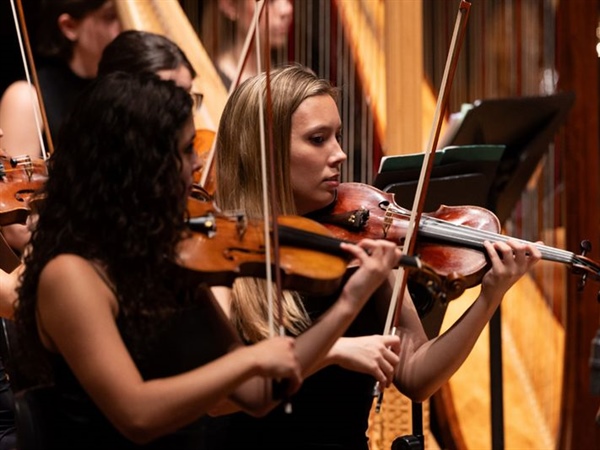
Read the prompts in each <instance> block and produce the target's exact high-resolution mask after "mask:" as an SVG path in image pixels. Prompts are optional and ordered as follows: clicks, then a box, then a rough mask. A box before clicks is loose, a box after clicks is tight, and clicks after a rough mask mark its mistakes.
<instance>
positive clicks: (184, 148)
mask: <svg viewBox="0 0 600 450" xmlns="http://www.w3.org/2000/svg"><path fill="white" fill-rule="evenodd" d="M195 135H196V129H195V127H194V119H193V117H192V116H191V115H190V117H189V118H188V120H187V122H186V123H185V125H184V126H183V128H182V129H181V132H180V134H179V140H178V149H179V155H180V156H181V178H182V179H183V181H184V183H185V186H186V196H188V195H190V194H191V192H192V184H193V183H194V172H196V171H197V170H199V169H200V165H199V162H198V157H197V155H196V151H195V150H194V137H195Z"/></svg>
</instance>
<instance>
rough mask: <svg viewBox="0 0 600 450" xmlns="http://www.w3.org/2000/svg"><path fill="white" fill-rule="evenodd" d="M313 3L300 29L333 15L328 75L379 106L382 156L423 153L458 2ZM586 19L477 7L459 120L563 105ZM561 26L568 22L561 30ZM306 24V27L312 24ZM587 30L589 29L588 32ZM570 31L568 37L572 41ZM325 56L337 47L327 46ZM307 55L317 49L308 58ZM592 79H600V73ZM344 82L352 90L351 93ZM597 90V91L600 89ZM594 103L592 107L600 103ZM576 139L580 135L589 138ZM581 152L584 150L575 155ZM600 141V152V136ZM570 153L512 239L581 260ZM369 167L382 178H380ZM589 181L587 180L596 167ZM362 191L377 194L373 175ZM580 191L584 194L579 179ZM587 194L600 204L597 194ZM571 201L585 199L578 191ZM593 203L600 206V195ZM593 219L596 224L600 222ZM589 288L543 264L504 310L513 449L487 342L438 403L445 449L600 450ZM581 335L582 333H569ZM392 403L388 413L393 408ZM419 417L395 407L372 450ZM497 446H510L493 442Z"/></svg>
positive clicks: (375, 110)
mask: <svg viewBox="0 0 600 450" xmlns="http://www.w3.org/2000/svg"><path fill="white" fill-rule="evenodd" d="M307 3H309V4H310V6H306V8H305V9H304V10H303V11H298V12H297V16H296V19H295V24H296V26H297V27H306V26H310V22H311V21H313V20H314V18H315V17H316V16H317V14H315V13H314V11H313V10H314V9H318V8H322V9H321V15H323V12H325V13H327V12H329V13H330V16H329V18H328V19H325V21H324V24H320V25H319V29H321V28H327V27H329V28H331V29H332V34H334V37H333V38H332V41H333V43H332V44H331V47H333V48H335V49H336V50H337V61H336V62H331V63H329V65H327V64H326V70H325V71H324V72H321V75H323V76H329V77H330V78H331V79H332V80H333V81H334V82H336V84H337V85H338V86H344V85H345V84H348V82H347V81H346V80H347V79H345V78H341V77H340V72H342V71H344V70H350V71H355V72H356V73H357V74H358V78H359V79H360V82H361V84H362V89H363V91H364V98H365V99H366V100H365V101H364V102H363V106H364V104H366V108H367V109H369V110H370V111H372V115H373V122H374V126H373V128H374V130H375V131H374V133H373V134H374V136H375V137H374V138H373V140H375V141H377V140H378V141H379V142H376V145H380V146H381V148H382V150H383V153H385V154H401V153H403V152H407V153H410V152H415V151H418V149H420V148H421V142H422V136H421V135H420V133H422V132H423V131H422V130H423V129H424V128H425V127H424V126H423V123H429V120H428V119H427V117H428V114H427V113H426V111H427V108H428V101H427V98H428V97H429V98H432V96H431V94H430V92H431V90H430V89H429V91H428V89H427V88H426V87H424V86H426V82H425V81H424V80H425V78H429V79H431V80H432V85H433V86H435V85H436V82H437V81H439V79H440V78H441V70H440V67H438V65H439V66H441V63H439V62H438V61H443V56H444V55H445V52H446V49H447V46H448V45H447V44H448V41H449V33H448V32H447V31H448V30H449V29H451V23H452V19H453V17H454V12H455V11H454V8H455V5H454V2H446V3H444V4H441V3H436V2H419V1H415V2H395V1H387V2H386V1H383V0H380V1H362V0H336V1H332V2H323V3H327V4H328V5H325V6H321V5H317V4H316V3H315V2H307ZM296 6H297V8H298V9H300V8H303V6H300V5H296ZM311 8H312V9H311ZM328 8H329V9H328ZM584 9H587V8H586V7H585V6H582V5H579V6H577V5H566V4H563V3H560V6H557V4H556V2H554V1H551V0H544V1H543V2H537V1H530V0H515V1H513V2H506V3H502V4H498V5H495V4H494V5H490V4H486V3H485V2H484V3H478V4H477V5H474V7H473V8H472V10H471V19H470V24H469V27H468V30H467V40H466V45H465V47H466V48H465V49H464V53H465V55H464V58H462V60H461V62H460V63H459V67H458V68H457V74H456V77H455V80H454V85H453V86H452V90H451V93H450V96H451V110H452V111H457V110H459V109H460V106H461V104H462V103H465V102H472V101H474V100H475V99H478V98H498V97H518V96H528V95H539V94H540V87H545V88H546V89H548V87H549V89H550V91H551V90H552V89H556V86H555V85H554V87H552V86H553V83H556V80H555V79H553V77H554V76H555V75H553V74H555V73H556V71H558V72H560V71H561V69H562V72H563V73H567V74H570V75H573V77H575V76H576V75H575V74H573V72H572V71H571V69H570V68H569V66H568V64H569V63H568V61H567V60H566V59H565V60H564V61H562V65H560V64H561V61H558V60H557V59H555V55H556V54H561V53H560V52H559V51H558V50H559V49H561V50H562V51H565V50H564V49H565V48H568V50H567V53H564V54H569V51H575V44H573V46H569V45H567V44H566V42H568V36H567V34H565V33H566V32H565V31H563V30H566V29H569V27H573V29H575V28H576V29H578V30H579V29H580V28H581V30H587V32H588V33H590V35H591V34H592V32H591V30H592V29H594V28H595V27H594V25H593V24H592V23H591V22H593V21H592V20H586V19H584V18H586V17H587V14H592V15H595V13H594V12H592V11H590V10H588V12H587V13H585V12H583V11H582V10H584ZM561 13H562V14H563V15H564V16H565V18H564V19H561V18H560V14H561ZM300 14H304V16H298V15H300ZM574 17H578V18H580V19H579V21H578V22H577V21H576V20H575V19H574ZM575 22H577V25H575ZM584 22H585V24H584ZM557 24H561V25H563V26H566V24H568V25H567V26H566V27H565V28H560V27H559V26H558V25H557ZM338 25H339V26H338ZM578 27H579V28H578ZM337 28H339V31H337ZM294 36H295V44H296V46H299V45H300V44H301V39H300V37H299V36H301V31H300V30H296V31H295V35H294ZM319 36H321V35H320V34H319ZM421 36H422V37H423V38H422V40H421ZM313 39H314V37H313ZM320 42H323V39H322V38H321V39H320ZM562 42H565V43H562ZM398 43H401V44H403V45H401V44H398ZM345 45H347V46H348V48H350V51H349V53H350V56H347V55H346V53H345V50H344V46H345ZM589 45H591V43H589ZM305 46H306V47H308V44H306V45H305ZM322 50H323V51H324V52H325V55H328V56H329V57H330V58H333V56H332V55H335V53H334V52H333V51H327V50H326V49H322ZM307 55H308V56H307ZM294 56H295V57H296V58H297V59H300V60H301V62H304V63H306V64H308V65H314V64H317V65H319V64H321V60H320V59H319V58H318V57H314V56H311V54H310V52H308V51H304V50H302V48H300V49H299V50H296V52H295V53H294ZM325 59H327V57H325ZM348 61H351V62H348ZM592 63H593V64H595V63H594V62H593V61H592V62H590V64H592ZM421 68H424V69H421ZM583 70H590V73H591V74H592V75H593V74H596V75H597V68H596V67H595V66H594V67H593V68H590V67H588V69H583ZM424 73H426V74H427V77H425V76H424ZM592 75H590V76H592ZM577 76H580V77H581V75H577ZM573 77H572V78H571V79H569V83H570V84H566V83H565V85H564V86H565V87H564V89H569V88H570V89H579V90H580V91H581V92H585V87H584V84H582V85H579V84H578V82H579V81H583V77H582V78H581V79H575V80H574V79H573ZM339 80H343V81H342V82H341V83H340V81H339ZM594 80H595V79H594ZM590 82H592V83H593V84H594V86H596V85H597V82H596V81H590ZM384 87H385V88H384ZM404 89H406V90H404ZM354 92H355V91H352V90H351V91H350V92H349V94H347V93H345V95H346V96H347V95H350V96H352V95H353V94H354ZM546 92H549V91H546ZM582 95H583V96H584V97H586V94H582ZM594 98H596V97H594ZM394 99H401V102H400V103H399V104H398V105H394V104H393V103H391V101H393V100H394ZM354 103H358V102H357V101H355V102H354ZM429 103H431V101H429ZM349 109H350V107H349ZM341 110H342V114H343V119H342V120H343V122H344V124H345V126H347V125H349V126H353V125H354V124H355V122H353V119H352V113H348V114H346V107H344V106H342V107H341ZM580 114H582V113H580ZM587 114H588V115H589V114H592V115H593V117H597V112H593V113H592V112H591V111H588V112H587ZM586 117H587V116H586ZM403 124H410V125H409V126H408V128H409V129H408V130H404V129H403V128H402V126H403ZM415 130H418V131H417V132H415ZM393 133H396V135H394V134H393ZM567 134H568V135H571V136H575V135H577V133H576V132H567ZM352 139H353V137H352V136H350V138H345V142H346V147H347V148H348V152H349V156H351V152H352V151H354V145H353V141H352ZM574 139H576V138H575V137H571V142H573V140H574ZM590 139H592V141H593V142H597V136H594V137H593V138H590ZM349 142H350V145H348V143H349ZM564 145H565V141H564V140H563V139H562V138H561V137H560V135H559V136H557V137H556V138H555V139H554V140H553V142H552V143H551V145H550V146H549V148H548V150H547V153H546V154H545V156H544V158H543V160H542V162H541V163H540V164H539V166H538V167H537V168H536V170H535V172H534V173H533V174H531V179H530V180H529V182H528V184H527V186H526V187H525V188H524V191H523V193H522V196H521V199H520V200H519V201H518V204H517V205H516V207H515V209H514V211H513V213H512V215H511V217H510V218H509V219H508V220H507V221H506V223H505V224H504V227H505V231H506V232H507V234H509V235H512V236H516V237H523V238H526V239H528V240H533V241H535V240H543V241H544V242H546V243H547V244H549V245H553V246H556V247H560V248H570V249H572V250H573V251H578V243H577V242H574V241H573V240H574V239H575V238H573V237H572V238H570V239H571V242H570V245H569V234H568V233H567V231H569V228H567V227H566V226H565V222H566V220H565V218H564V217H563V216H562V214H561V211H564V208H565V205H566V204H567V203H571V202H572V200H571V202H569V199H566V198H565V197H564V193H562V192H561V187H560V186H561V183H565V182H566V180H565V178H564V176H565V173H563V172H562V171H561V170H560V169H558V167H561V164H562V165H563V167H567V168H568V167H571V165H572V164H575V163H574V162H571V161H569V159H570V158H568V159H567V160H565V156H564V151H565V149H564ZM356 146H357V147H359V146H358V145H356ZM578 148H580V147H578ZM361 149H362V150H361V151H362V152H363V154H367V157H369V158H371V160H372V161H373V160H375V159H376V158H377V155H376V152H373V153H371V154H368V152H366V151H364V146H363V147H361ZM582 151H584V150H582ZM585 152H586V154H588V156H586V157H585V158H586V159H587V158H588V157H589V158H590V159H591V160H593V161H596V160H597V154H596V153H597V146H595V145H591V146H590V148H589V149H587V150H585ZM351 160H352V159H351V158H350V162H351ZM561 161H562V163H561ZM366 167H367V170H372V167H369V166H368V165H366ZM581 167H582V170H583V167H585V164H584V165H583V166H581ZM594 167H596V166H594ZM565 170H568V169H565ZM356 173H357V172H356V171H350V172H349V173H347V176H349V177H351V176H352V175H354V177H355V179H356ZM591 176H592V177H594V175H591ZM361 180H368V175H367V176H365V177H364V178H362V179H361ZM570 181H571V182H572V183H576V184H579V185H582V182H581V181H579V180H578V179H577V178H576V177H573V178H571V180H570ZM581 188H582V189H585V192H590V189H589V188H584V187H583V186H581ZM570 192H571V193H572V194H575V192H574V191H573V189H572V188H571V190H570ZM591 192H592V195H593V196H594V198H597V196H598V189H597V187H596V188H593V189H591ZM572 198H577V196H576V195H573V197H572ZM408 206H410V205H408ZM584 210H585V211H587V209H585V208H584ZM578 211H581V208H579V209H578ZM576 214H577V213H576ZM583 215H584V216H586V215H587V212H584V213H583ZM570 217H572V216H571V215H570ZM578 217H579V216H578ZM595 217H596V218H595V219H593V220H592V221H591V225H590V227H589V228H587V230H588V231H587V233H586V235H587V236H592V237H595V236H597V226H598V225H597V224H598V219H597V215H596V216H595ZM570 223H571V228H570V230H571V233H572V232H573V231H575V230H577V231H580V230H582V229H584V228H585V227H583V226H582V225H578V224H577V223H578V220H577V219H575V220H572V221H570ZM575 227H577V228H575ZM581 238H583V236H581V237H580V239H581ZM576 281H577V280H576V279H574V277H572V276H571V275H567V274H566V273H565V272H564V269H563V268H560V267H550V266H548V265H544V264H540V267H539V268H537V269H536V270H535V272H533V273H531V274H529V275H528V276H526V277H524V278H523V279H522V280H521V281H520V282H519V283H518V284H517V285H516V286H514V287H513V288H512V289H511V290H510V291H509V293H508V295H507V297H506V299H505V301H504V302H503V305H502V316H503V319H502V328H503V330H504V333H503V336H504V339H503V353H504V355H505V356H504V358H503V362H502V364H503V367H502V370H503V372H504V374H505V379H504V405H505V406H504V408H505V409H504V430H503V431H502V434H503V435H502V436H496V437H494V436H493V434H494V430H492V424H491V420H490V418H489V417H490V410H491V408H492V405H491V400H490V390H491V386H490V384H491V381H490V370H489V365H488V364H489V363H488V361H489V357H490V356H489V353H490V351H489V349H488V344H489V343H488V341H487V331H484V333H483V334H482V338H481V339H480V341H479V342H478V344H477V346H476V348H475V349H474V351H473V352H472V355H471V356H470V357H469V359H468V360H467V362H466V363H465V365H463V367H462V368H461V369H460V370H459V372H457V374H456V375H455V376H454V377H453V378H452V379H451V380H450V382H449V383H448V384H447V385H445V386H444V387H443V388H442V389H441V391H440V392H439V393H438V394H436V396H435V397H434V399H433V408H432V412H435V417H436V419H437V421H438V425H439V427H440V428H441V432H440V433H438V436H440V437H441V438H442V441H443V445H444V446H445V447H449V448H459V449H471V448H492V446H493V447H494V448H501V447H498V446H497V442H498V439H503V440H504V442H506V445H507V448H577V447H581V448H583V447H590V445H591V444H590V443H591V442H595V443H596V444H595V445H596V446H597V445H598V442H600V438H599V437H598V431H597V428H595V427H596V426H595V424H594V423H593V419H594V416H595V413H596V409H597V404H594V403H593V402H590V401H589V400H587V399H589V397H590V396H589V393H588V394H586V393H585V389H586V388H587V386H585V385H583V387H576V386H574V383H575V380H577V379H587V378H586V372H588V371H589V369H588V368H587V364H588V358H589V345H590V341H591V339H592V337H593V332H594V331H595V328H596V327H597V321H598V311H597V307H596V308H594V304H595V302H594V301H593V300H591V301H590V299H589V297H590V296H593V294H594V292H593V290H594V287H593V286H588V287H587V290H588V293H587V294H585V296H587V298H588V300H586V301H587V302H590V303H588V304H586V306H585V307H584V306H581V303H580V302H578V303H577V304H572V302H573V300H572V299H569V298H568V297H567V292H568V293H569V294H570V295H572V296H573V297H576V298H580V297H581V295H582V294H579V296H577V295H576V294H574V288H573V286H574V284H575V283H576ZM473 299H474V293H473V292H467V293H466V294H465V296H464V298H461V299H460V302H457V303H456V304H454V305H453V304H452V303H451V304H450V305H451V306H452V309H450V310H449V311H448V313H447V320H446V324H444V327H447V326H449V325H450V324H451V323H453V322H454V321H455V320H456V318H457V317H459V315H460V313H462V311H463V310H464V309H465V308H466V307H468V305H470V302H472V301H473ZM524 299H526V300H525V301H524ZM577 305H580V306H577ZM584 308H585V310H587V311H594V312H592V313H591V314H590V316H588V317H586V316H585V315H582V312H581V311H582V310H583V309H584ZM590 321H591V322H592V325H591V326H590ZM567 324H570V328H567V327H566V325H567ZM579 327H583V328H582V332H581V333H580V332H578V331H577V330H578V329H579ZM583 330H585V332H583ZM576 341H578V342H576ZM582 347H583V350H582ZM574 352H576V353H574ZM507 355H508V356H507ZM582 391H583V392H582ZM386 395H387V397H386V401H387V400H389V398H390V395H388V394H387V393H386ZM576 399H579V400H576ZM582 399H585V400H582ZM384 402H385V401H384ZM590 403H591V404H592V405H593V406H592V407H590ZM524 405H527V406H524ZM584 410H585V411H587V413H586V414H587V415H586V416H585V417H581V416H578V415H577V413H579V414H581V413H582V412H583V411H584ZM386 411H387V412H386ZM409 416H410V411H409V408H408V407H407V406H406V405H402V403H401V401H400V402H399V403H398V404H394V405H392V406H391V407H390V406H389V405H388V406H386V405H385V403H384V406H383V409H382V414H381V416H379V417H373V418H372V423H371V427H370V432H369V436H370V444H371V448H372V449H373V450H376V449H377V450H379V449H386V448H389V447H390V442H391V440H392V439H393V438H394V437H395V436H397V435H399V434H406V432H407V427H408V426H409V425H410V424H409V423H408V424H407V420H408V419H407V417H409ZM425 420H427V412H426V417H425ZM580 423H581V424H583V423H585V424H587V429H589V430H594V431H593V432H591V433H586V432H581V433H573V430H575V429H579V430H582V428H583V429H585V426H584V425H580ZM399 424H400V425H399ZM402 424H403V425H402ZM408 431H409V430H408ZM493 439H496V441H495V442H492V441H493ZM592 446H593V445H592ZM427 447H428V448H435V443H433V442H429V443H428V445H427Z"/></svg>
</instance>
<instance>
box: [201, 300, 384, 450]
mask: <svg viewBox="0 0 600 450" xmlns="http://www.w3.org/2000/svg"><path fill="white" fill-rule="evenodd" d="M336 298H337V296H336ZM331 301H332V299H327V300H326V299H324V298H306V299H304V305H305V307H306V309H307V311H308V312H309V315H310V316H311V317H312V318H313V319H316V318H318V317H319V316H320V315H321V314H322V313H323V312H324V311H325V310H326V309H327V307H328V306H330V304H331ZM375 314H376V312H375V304H374V302H369V303H367V305H366V306H365V307H364V308H363V310H362V311H361V312H360V314H359V316H358V317H357V318H356V320H355V321H354V322H353V323H352V325H351V326H350V327H349V328H348V330H347V332H346V333H345V336H347V337H354V336H365V335H371V334H381V333H382V331H383V330H381V329H379V328H380V327H379V326H377V323H378V320H377V317H376V315H375ZM374 386H375V380H374V379H373V377H371V376H370V375H366V374H362V373H357V372H353V371H350V370H346V369H343V368H341V367H339V366H328V367H326V368H324V369H322V370H320V371H319V372H317V373H315V374H313V375H311V376H310V377H308V378H307V379H306V380H304V383H303V384H302V387H301V388H300V390H299V391H298V392H297V393H296V394H295V395H294V396H293V397H292V398H291V402H290V403H291V405H292V412H291V414H288V413H286V412H285V410H284V409H285V408H284V406H283V405H280V406H279V407H277V408H276V409H275V410H273V411H271V412H270V413H269V414H268V415H267V416H266V417H263V418H254V417H251V416H249V415H247V414H244V413H236V414H232V415H229V416H224V417H217V418H210V419H208V421H209V426H211V427H215V430H214V433H222V434H224V439H225V444H221V446H219V447H216V446H215V447H212V448H211V450H218V449H227V450H238V449H239V450H241V449H244V450H247V449H261V450H275V449H277V450H280V449H286V450H342V449H343V450H368V449H369V445H368V438H367V435H366V433H367V427H368V419H369V413H370V409H371V405H372V402H373V395H372V392H373V387H374Z"/></svg>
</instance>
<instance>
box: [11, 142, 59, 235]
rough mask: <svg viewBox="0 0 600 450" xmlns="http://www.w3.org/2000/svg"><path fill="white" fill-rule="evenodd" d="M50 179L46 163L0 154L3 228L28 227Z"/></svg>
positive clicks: (27, 157)
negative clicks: (27, 221)
mask: <svg viewBox="0 0 600 450" xmlns="http://www.w3.org/2000/svg"><path fill="white" fill-rule="evenodd" d="M47 178H48V171H47V168H46V162H45V161H44V160H41V159H32V158H30V157H29V156H20V157H14V158H11V157H8V156H7V155H6V154H4V153H1V154H0V226H5V225H10V224H14V223H20V224H25V222H26V220H27V217H28V216H29V214H30V213H31V211H32V209H34V208H35V204H36V203H37V201H38V200H39V197H38V196H36V193H37V192H38V191H39V190H40V189H41V188H42V186H43V185H44V183H45V181H46V179H47Z"/></svg>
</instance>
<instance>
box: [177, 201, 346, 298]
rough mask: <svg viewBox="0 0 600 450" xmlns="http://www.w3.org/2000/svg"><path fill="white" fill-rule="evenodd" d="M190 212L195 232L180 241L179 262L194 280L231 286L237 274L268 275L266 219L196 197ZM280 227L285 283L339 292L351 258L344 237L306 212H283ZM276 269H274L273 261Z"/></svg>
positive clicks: (307, 289)
mask: <svg viewBox="0 0 600 450" xmlns="http://www.w3.org/2000/svg"><path fill="white" fill-rule="evenodd" d="M188 211H189V214H190V217H191V219H190V221H189V224H190V231H189V233H187V236H185V237H184V239H183V240H182V241H181V242H180V244H179V248H178V257H179V260H178V261H177V262H178V264H179V265H180V266H181V267H183V268H184V269H185V270H186V272H187V273H188V275H189V276H191V277H192V279H193V280H194V281H201V282H205V283H208V284H210V285H217V286H231V285H232V284H233V281H234V280H235V278H237V277H242V276H249V277H258V278H265V277H266V270H267V269H266V263H267V254H266V251H265V248H266V246H265V230H264V224H263V222H262V221H258V220H250V219H247V218H246V217H245V216H244V215H241V214H240V215H230V216H228V215H225V214H222V213H221V212H220V211H218V210H217V209H216V208H215V207H214V205H213V204H212V203H210V202H205V201H199V200H196V199H194V198H189V199H188ZM278 227H279V242H280V247H279V264H280V270H281V274H282V288H284V289H293V290H297V291H303V292H307V293H313V294H329V293H332V292H334V291H335V290H336V289H337V288H338V287H339V286H340V284H341V281H342V279H343V276H344V274H345V273H346V266H347V263H348V254H347V253H346V252H344V251H343V250H342V249H341V248H340V240H338V239H335V238H333V237H332V235H331V233H330V232H329V231H328V230H327V228H325V227H324V226H323V225H321V224H319V223H317V222H314V221H312V220H309V219H306V218H303V217H298V216H282V217H280V218H279V219H278ZM271 259H272V260H273V261H274V258H271ZM271 269H272V270H275V265H274V263H271ZM273 279H274V277H273Z"/></svg>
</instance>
